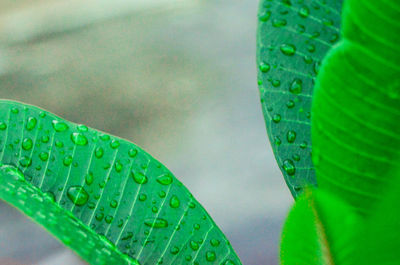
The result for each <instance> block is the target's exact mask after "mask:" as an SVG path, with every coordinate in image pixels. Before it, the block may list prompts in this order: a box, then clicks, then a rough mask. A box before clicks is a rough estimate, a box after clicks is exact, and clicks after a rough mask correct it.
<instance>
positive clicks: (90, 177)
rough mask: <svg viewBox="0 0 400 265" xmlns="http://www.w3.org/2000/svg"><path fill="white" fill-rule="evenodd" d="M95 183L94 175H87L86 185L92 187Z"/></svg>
mask: <svg viewBox="0 0 400 265" xmlns="http://www.w3.org/2000/svg"><path fill="white" fill-rule="evenodd" d="M93 181H94V176H93V174H92V173H90V172H89V173H88V174H86V176H85V182H86V184H87V185H92V183H93Z"/></svg>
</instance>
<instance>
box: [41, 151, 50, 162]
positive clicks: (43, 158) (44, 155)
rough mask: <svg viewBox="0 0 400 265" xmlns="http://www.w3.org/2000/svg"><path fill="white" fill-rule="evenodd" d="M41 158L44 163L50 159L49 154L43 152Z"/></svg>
mask: <svg viewBox="0 0 400 265" xmlns="http://www.w3.org/2000/svg"><path fill="white" fill-rule="evenodd" d="M39 158H40V160H42V161H47V159H49V154H48V153H46V152H41V153H40V154H39Z"/></svg>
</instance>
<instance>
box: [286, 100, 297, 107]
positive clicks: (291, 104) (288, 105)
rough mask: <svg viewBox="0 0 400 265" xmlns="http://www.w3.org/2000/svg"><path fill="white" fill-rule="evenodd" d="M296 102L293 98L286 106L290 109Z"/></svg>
mask: <svg viewBox="0 0 400 265" xmlns="http://www.w3.org/2000/svg"><path fill="white" fill-rule="evenodd" d="M294 106H295V104H294V101H293V100H289V101H288V102H286V107H288V109H291V108H294Z"/></svg>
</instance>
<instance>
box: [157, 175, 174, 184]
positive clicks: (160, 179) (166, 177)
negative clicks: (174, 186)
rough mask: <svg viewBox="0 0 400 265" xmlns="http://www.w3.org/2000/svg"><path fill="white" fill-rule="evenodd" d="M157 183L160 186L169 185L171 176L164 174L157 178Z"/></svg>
mask: <svg viewBox="0 0 400 265" xmlns="http://www.w3.org/2000/svg"><path fill="white" fill-rule="evenodd" d="M157 182H158V183H160V184H162V185H169V184H171V183H172V176H171V175H170V174H164V175H161V176H159V177H158V178H157Z"/></svg>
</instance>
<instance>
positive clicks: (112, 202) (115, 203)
mask: <svg viewBox="0 0 400 265" xmlns="http://www.w3.org/2000/svg"><path fill="white" fill-rule="evenodd" d="M117 206H118V202H117V201H116V200H112V201H111V202H110V207H111V208H117Z"/></svg>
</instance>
